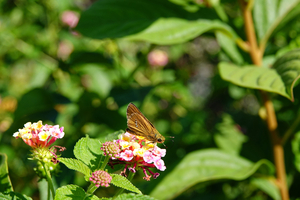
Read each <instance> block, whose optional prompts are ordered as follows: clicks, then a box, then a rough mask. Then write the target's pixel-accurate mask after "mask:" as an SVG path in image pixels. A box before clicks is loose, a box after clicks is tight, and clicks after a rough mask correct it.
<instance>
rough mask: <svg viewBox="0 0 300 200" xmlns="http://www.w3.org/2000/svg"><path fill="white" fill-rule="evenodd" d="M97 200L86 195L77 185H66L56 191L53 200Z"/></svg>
mask: <svg viewBox="0 0 300 200" xmlns="http://www.w3.org/2000/svg"><path fill="white" fill-rule="evenodd" d="M61 199H64V200H82V199H85V200H99V198H98V197H96V196H95V195H88V194H87V193H85V191H84V189H82V188H81V187H79V186H77V185H66V186H63V187H60V188H58V189H57V190H56V194H55V198H54V200H61Z"/></svg>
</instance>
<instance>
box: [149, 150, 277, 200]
mask: <svg viewBox="0 0 300 200" xmlns="http://www.w3.org/2000/svg"><path fill="white" fill-rule="evenodd" d="M257 170H259V171H260V174H272V173H274V167H273V165H272V163H270V162H269V161H267V160H260V161H258V162H257V163H252V162H250V161H248V160H246V159H244V158H242V157H239V156H236V155H232V154H228V153H225V152H223V151H220V150H217V149H206V150H198V151H194V152H192V153H189V154H188V155H187V156H186V157H185V158H184V159H183V160H182V161H181V162H180V163H179V164H178V165H177V166H176V167H175V169H174V170H173V171H172V172H171V173H169V174H168V175H167V176H166V177H165V178H164V179H163V180H162V181H161V182H160V183H159V184H158V186H157V187H156V188H154V190H153V191H152V192H151V194H150V196H153V197H156V198H159V199H172V198H175V197H176V196H178V195H179V194H181V193H182V192H184V191H185V190H187V189H188V188H190V187H191V186H193V185H195V184H197V183H201V182H206V181H212V180H222V179H232V180H244V179H246V178H248V177H249V176H251V175H252V174H254V173H255V172H256V171H257Z"/></svg>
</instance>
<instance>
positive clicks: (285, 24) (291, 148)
mask: <svg viewBox="0 0 300 200" xmlns="http://www.w3.org/2000/svg"><path fill="white" fill-rule="evenodd" d="M276 2H277V3H273V2H272V3H270V2H269V1H255V4H254V7H253V8H254V10H253V14H254V15H253V16H254V22H255V28H256V30H257V36H258V40H259V42H260V43H261V44H264V45H265V46H266V50H265V54H264V59H263V64H264V66H270V65H272V64H273V63H274V62H275V60H276V59H278V58H279V57H280V56H282V55H283V54H284V53H286V52H289V51H290V50H293V49H296V48H298V47H299V44H300V43H299V41H300V38H299V32H300V21H299V17H297V14H298V13H299V11H300V7H299V1H283V0H282V1H279V0H278V1H276ZM285 2H288V3H285ZM91 5H92V2H91V1H89V0H75V1H71V0H64V1H57V0H48V1H34V0H30V1H28V0H15V1H10V0H4V1H1V2H0V13H1V14H0V91H1V96H0V142H1V145H0V152H1V153H5V154H7V159H8V169H9V175H10V177H11V182H12V185H13V186H14V190H15V191H16V192H19V193H23V194H26V195H27V196H30V197H32V198H33V199H44V198H45V197H44V196H43V195H42V194H41V193H40V192H39V190H42V189H43V187H44V186H43V184H44V183H43V182H37V177H36V175H35V174H34V171H33V167H34V164H33V162H31V161H29V160H27V155H28V153H29V148H28V146H26V145H25V144H24V143H23V142H22V141H21V140H16V139H14V138H13V137H12V134H13V133H14V132H15V131H17V129H18V128H21V127H22V126H23V124H24V123H26V122H28V121H31V122H36V121H38V120H42V121H43V122H44V123H49V124H60V125H61V126H64V127H65V133H66V135H65V138H64V139H63V140H60V141H57V143H56V145H61V146H65V147H66V148H67V151H65V152H64V153H63V157H67V158H74V155H73V148H74V146H75V143H76V142H77V141H78V140H79V139H80V138H82V137H84V136H85V135H89V137H90V138H97V139H101V138H104V137H105V136H106V135H107V134H109V133H112V132H115V131H119V130H120V129H123V130H125V128H126V108H127V105H128V103H129V102H133V103H135V104H136V105H137V106H138V107H139V108H140V109H141V111H142V112H143V113H144V114H145V116H147V118H148V119H149V120H150V121H151V122H153V123H154V124H155V126H156V128H157V129H158V130H159V131H160V133H162V134H163V135H164V136H174V137H175V138H174V139H173V140H172V141H171V140H168V141H166V145H167V156H166V158H165V159H164V160H165V163H166V166H167V170H166V171H164V172H161V175H160V176H159V177H158V178H157V179H155V180H151V181H150V182H146V181H144V180H143V179H142V176H143V175H142V174H140V175H137V176H135V178H134V180H133V184H134V185H135V186H137V187H138V188H139V190H140V191H142V193H143V194H150V196H153V197H155V198H161V199H165V198H176V199H187V198H189V199H193V198H198V199H270V198H272V199H280V195H279V193H278V190H277V189H276V186H275V183H274V166H273V164H272V162H273V154H272V149H271V143H270V139H269V137H268V133H267V128H266V126H265V123H264V121H262V120H261V118H264V116H265V110H264V108H263V107H261V101H262V100H261V97H260V96H259V93H258V91H257V90H252V89H249V87H250V88H254V89H263V90H267V91H270V92H274V94H272V98H273V103H274V105H275V111H276V114H277V118H278V123H279V132H280V133H284V132H285V131H286V130H287V129H288V128H289V127H290V126H291V125H292V123H293V122H294V120H295V119H297V117H298V116H299V97H300V96H299V94H300V92H299V91H300V88H299V87H295V88H294V89H293V86H294V85H292V86H291V83H290V82H289V80H290V79H291V78H290V77H288V78H287V79H286V80H288V81H284V79H283V81H282V82H281V84H282V85H284V87H286V88H289V89H288V90H284V91H280V87H279V88H276V87H275V88H274V87H271V86H270V84H269V83H261V84H258V85H256V87H252V86H253V84H254V83H251V82H250V83H249V82H247V80H246V81H244V80H243V79H242V78H234V77H230V73H229V72H231V71H230V70H232V71H238V70H240V71H241V73H240V76H242V77H243V75H245V76H247V77H248V75H249V72H248V71H245V70H247V67H244V68H239V69H236V66H235V65H248V66H249V65H251V64H252V62H251V59H250V57H249V55H248V54H247V53H245V52H244V51H243V50H242V48H241V47H242V45H239V47H238V46H237V45H236V44H239V42H240V41H241V40H245V32H244V27H243V25H244V22H243V18H242V15H241V10H240V7H239V3H238V2H236V1H231V0H224V1H222V2H218V1H203V2H202V1H193V0H172V2H170V1H162V0H152V1H135V0H126V1H125V0H124V1H121V0H110V1H108V0H102V1H97V2H95V3H94V4H93V6H92V7H90V6H91ZM127 5H131V6H130V7H128V6H127ZM157 5H159V6H157ZM88 8H89V10H87V9H88ZM125 8H126V9H125ZM84 10H87V11H86V12H83V11H84ZM82 12H83V13H82ZM80 15H81V17H82V18H81V20H80V21H79V24H78V26H77V28H76V29H75V30H74V28H75V26H76V24H77V22H76V19H78V17H79V16H80ZM95 16H96V17H99V19H100V20H95ZM196 19H197V20H196ZM79 32H80V33H79ZM99 39H100V40H99ZM157 49H159V50H162V51H164V52H166V53H167V54H168V63H167V65H166V66H155V65H151V63H150V62H149V61H148V57H147V56H148V55H149V53H150V52H151V51H153V50H157ZM296 52H297V51H296ZM298 53H299V51H298ZM297 55H299V54H297ZM298 58H299V57H297V56H296V58H295V60H297V59H298ZM283 59H284V58H283ZM288 59H289V58H288ZM284 61H285V60H283V61H282V62H284ZM221 62H223V63H221ZM224 62H226V63H224ZM282 62H281V63H279V64H282ZM219 63H221V64H220V65H219V69H218V67H217V66H218V64H219ZM279 64H278V65H276V64H274V68H275V69H274V70H273V69H272V70H273V71H271V73H275V75H272V77H275V76H276V75H277V72H278V71H280V70H281V68H283V67H282V65H279ZM222 65H224V66H222ZM288 66H290V65H288ZM297 66H298V65H297ZM285 69H286V67H285ZM222 70H223V72H222ZM254 70H256V71H257V72H253V73H251V76H250V77H251V78H250V79H251V81H253V80H254V82H255V81H256V80H257V77H261V76H262V74H263V73H265V71H268V72H266V73H269V71H270V70H271V69H269V68H255V69H254ZM276 70H277V71H276ZM296 71H298V72H299V66H298V68H297V67H296ZM226 73H227V74H226ZM243 73H244V74H243ZM220 74H221V75H220ZM267 75H269V74H267ZM292 76H293V75H292ZM275 78H276V77H275ZM275 78H274V79H275ZM295 78H296V77H294V79H295ZM223 79H225V80H227V81H229V82H232V83H234V84H237V85H238V86H237V85H234V84H232V83H229V82H227V81H225V80H223ZM236 80H240V82H238V83H237V82H235V81H236ZM272 81H273V80H270V82H271V83H272ZM247 84H250V86H248V85H247ZM296 85H297V84H296ZM240 86H242V87H240ZM245 87H246V88H245ZM247 87H248V89H247ZM266 88H267V89H266ZM292 90H293V91H294V92H293V93H292ZM278 94H281V95H278ZM292 99H294V102H292V101H291V100H292ZM298 118H299V117H298ZM297 125H298V124H296V125H295V126H296V127H295V128H297ZM299 141H300V137H299V133H298V134H296V135H295V137H294V138H292V140H288V141H287V142H286V145H285V158H286V171H287V174H288V185H289V188H290V196H291V198H292V199H296V198H297V197H299V196H300V195H299V183H300V175H299V168H300V167H299V165H300V164H299V163H300V160H299V155H300V150H299ZM204 149H205V150H204ZM191 152H192V153H191ZM2 159H4V156H3V158H2ZM216 162H217V163H216ZM235 162H236V166H233V165H234V163H235ZM191 165H192V166H191ZM231 168H232V169H234V170H232V169H231ZM0 170H1V169H0ZM61 170H62V173H61V174H60V176H58V177H57V178H56V185H57V187H61V186H64V185H67V184H70V183H74V184H77V185H79V186H81V187H83V188H87V184H86V182H85V181H84V175H82V174H80V173H76V172H75V171H70V170H68V169H67V168H66V167H65V166H64V165H62V166H61ZM192 170H194V171H192ZM210 170H215V171H216V172H217V173H216V174H214V176H212V175H211V174H210V173H214V172H212V171H210ZM230 170H231V171H230ZM195 174H197V175H195ZM258 174H260V175H258ZM206 177H207V178H206ZM176 180H177V181H176ZM170 188H172V190H170ZM115 192H116V187H114V186H111V187H110V188H109V189H98V190H97V191H96V195H97V196H99V197H110V196H113V194H114V193H115ZM163 195H165V196H163ZM120 198H121V197H120ZM149 198H150V197H149Z"/></svg>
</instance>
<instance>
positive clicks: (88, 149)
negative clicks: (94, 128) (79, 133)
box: [74, 137, 103, 171]
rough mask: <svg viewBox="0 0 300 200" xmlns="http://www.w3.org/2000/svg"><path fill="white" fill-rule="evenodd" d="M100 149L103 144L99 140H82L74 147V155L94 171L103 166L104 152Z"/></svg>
mask: <svg viewBox="0 0 300 200" xmlns="http://www.w3.org/2000/svg"><path fill="white" fill-rule="evenodd" d="M100 148H101V142H100V141H99V140H97V139H91V138H89V137H86V138H81V139H80V140H79V141H78V142H77V143H76V145H75V147H74V155H75V157H76V158H77V159H79V160H81V161H82V162H83V163H85V164H86V165H88V166H89V168H90V169H91V170H92V171H94V170H96V169H99V168H100V166H101V158H102V155H103V152H102V151H101V150H100Z"/></svg>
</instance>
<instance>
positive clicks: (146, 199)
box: [115, 193, 155, 200]
mask: <svg viewBox="0 0 300 200" xmlns="http://www.w3.org/2000/svg"><path fill="white" fill-rule="evenodd" d="M127 199H130V200H155V198H153V197H150V196H148V195H142V194H134V193H128V194H121V195H119V196H117V198H115V200H127Z"/></svg>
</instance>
